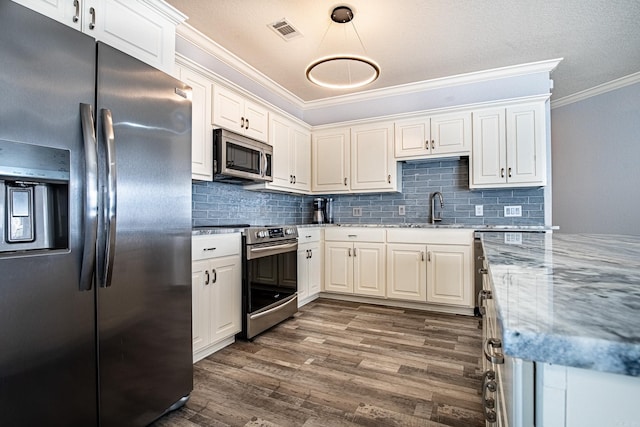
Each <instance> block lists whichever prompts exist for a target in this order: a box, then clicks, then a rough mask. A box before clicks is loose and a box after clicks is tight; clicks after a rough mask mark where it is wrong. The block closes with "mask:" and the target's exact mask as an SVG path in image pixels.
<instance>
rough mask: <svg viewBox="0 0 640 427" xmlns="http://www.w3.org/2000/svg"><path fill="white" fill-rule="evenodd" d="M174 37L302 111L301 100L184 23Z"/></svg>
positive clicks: (177, 29)
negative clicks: (191, 45)
mask: <svg viewBox="0 0 640 427" xmlns="http://www.w3.org/2000/svg"><path fill="white" fill-rule="evenodd" d="M176 36H178V37H180V38H182V39H184V40H185V41H187V42H189V43H191V44H193V45H195V46H196V47H198V48H200V49H202V50H204V51H205V52H207V53H208V54H209V55H211V56H213V57H214V58H216V59H218V60H220V61H222V62H223V63H225V64H226V65H228V66H229V67H231V68H233V69H234V70H236V71H237V72H239V73H240V74H242V75H244V76H245V77H247V78H248V79H250V80H253V81H254V82H255V83H257V84H259V85H260V86H263V87H264V88H266V89H268V90H269V91H271V92H273V93H275V94H276V95H277V96H279V97H281V98H283V99H285V100H286V101H288V102H290V103H291V104H293V105H295V106H296V107H298V108H300V109H304V101H303V100H302V99H300V98H298V97H297V96H295V95H294V94H292V93H291V92H289V91H288V90H286V89H285V88H283V87H282V86H280V85H279V84H278V83H276V82H274V81H273V80H271V79H270V78H268V77H267V76H265V75H264V74H262V73H261V72H260V71H258V70H257V69H256V68H254V67H252V66H251V65H249V64H248V63H247V62H245V61H243V60H242V59H240V58H239V57H238V56H236V55H235V54H233V53H232V52H230V51H229V50H227V49H225V48H224V47H222V46H220V45H219V44H218V43H216V42H215V41H213V40H211V39H210V38H209V37H207V36H206V35H204V34H203V33H201V32H200V31H198V30H196V29H195V28H193V27H192V26H191V25H189V24H187V23H186V22H185V23H182V24H181V25H179V26H178V27H177V28H176Z"/></svg>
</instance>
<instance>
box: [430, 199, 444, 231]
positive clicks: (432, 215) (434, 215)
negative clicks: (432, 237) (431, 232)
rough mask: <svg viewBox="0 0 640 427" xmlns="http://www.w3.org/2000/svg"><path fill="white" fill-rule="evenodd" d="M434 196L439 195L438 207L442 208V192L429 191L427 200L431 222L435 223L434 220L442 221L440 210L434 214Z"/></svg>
mask: <svg viewBox="0 0 640 427" xmlns="http://www.w3.org/2000/svg"><path fill="white" fill-rule="evenodd" d="M436 196H438V197H440V208H441V209H442V208H444V199H443V198H442V193H441V192H439V191H436V192H434V193H431V197H430V198H429V199H430V200H429V201H430V202H431V212H430V214H431V224H435V223H436V221H442V211H440V215H438V216H436Z"/></svg>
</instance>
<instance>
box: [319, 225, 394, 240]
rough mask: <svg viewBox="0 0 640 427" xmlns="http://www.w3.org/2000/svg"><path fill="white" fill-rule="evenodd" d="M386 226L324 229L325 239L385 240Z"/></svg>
mask: <svg viewBox="0 0 640 427" xmlns="http://www.w3.org/2000/svg"><path fill="white" fill-rule="evenodd" d="M385 234H386V230H385V229H384V228H364V227H363V228H359V227H334V228H327V229H325V230H324V240H329V241H341V242H381V243H382V242H384V239H385Z"/></svg>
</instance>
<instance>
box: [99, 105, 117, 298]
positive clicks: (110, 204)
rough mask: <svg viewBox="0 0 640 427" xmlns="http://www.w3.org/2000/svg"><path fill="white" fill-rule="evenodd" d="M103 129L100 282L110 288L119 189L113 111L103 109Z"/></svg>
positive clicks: (102, 285) (104, 286)
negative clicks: (103, 159) (104, 169)
mask: <svg viewBox="0 0 640 427" xmlns="http://www.w3.org/2000/svg"><path fill="white" fill-rule="evenodd" d="M101 113H102V129H103V134H104V141H105V148H106V150H105V153H106V161H107V168H106V175H107V176H106V181H107V188H106V194H105V196H106V200H105V228H106V230H105V234H106V241H105V248H104V251H105V255H104V263H105V264H104V273H103V277H101V280H100V286H101V287H103V288H108V287H109V286H111V278H112V276H113V260H114V257H115V248H116V220H117V203H118V191H117V190H118V189H117V186H116V178H117V168H116V142H115V134H114V132H113V116H112V115H111V110H108V109H106V108H105V109H102V110H101Z"/></svg>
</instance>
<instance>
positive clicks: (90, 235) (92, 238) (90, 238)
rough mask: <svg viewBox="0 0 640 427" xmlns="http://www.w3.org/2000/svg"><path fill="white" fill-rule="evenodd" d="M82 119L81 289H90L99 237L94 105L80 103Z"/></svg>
mask: <svg viewBox="0 0 640 427" xmlns="http://www.w3.org/2000/svg"><path fill="white" fill-rule="evenodd" d="M80 120H81V123H82V138H83V140H84V158H85V201H84V245H83V250H82V266H81V267H80V290H81V291H90V290H91V286H92V283H93V277H94V270H95V260H96V239H97V237H98V151H97V147H96V132H95V123H94V120H93V107H92V106H91V105H90V104H80Z"/></svg>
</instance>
